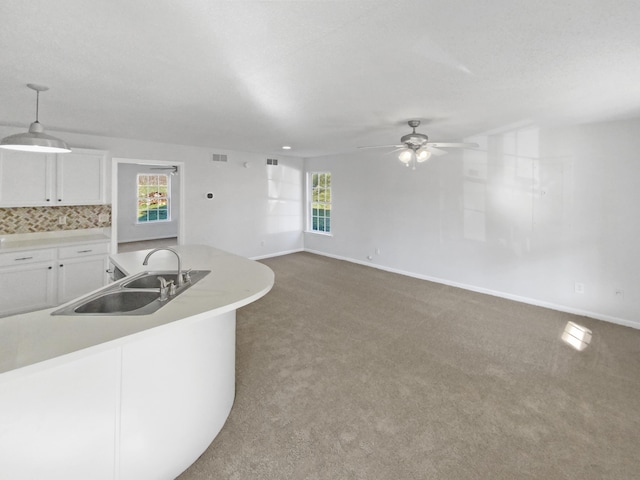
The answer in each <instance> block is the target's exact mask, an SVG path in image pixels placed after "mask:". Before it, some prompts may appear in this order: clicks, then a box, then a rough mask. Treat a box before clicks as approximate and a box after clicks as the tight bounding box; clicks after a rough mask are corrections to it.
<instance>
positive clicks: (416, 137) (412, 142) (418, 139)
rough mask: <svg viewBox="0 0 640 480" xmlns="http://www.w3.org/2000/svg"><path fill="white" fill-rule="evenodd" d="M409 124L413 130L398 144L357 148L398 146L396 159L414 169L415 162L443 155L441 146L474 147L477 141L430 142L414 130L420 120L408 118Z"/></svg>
mask: <svg viewBox="0 0 640 480" xmlns="http://www.w3.org/2000/svg"><path fill="white" fill-rule="evenodd" d="M408 123H409V126H410V127H411V128H413V132H411V133H408V134H406V135H404V136H402V137H401V138H400V142H401V143H400V144H398V145H374V146H371V147H358V148H399V149H401V152H400V155H399V156H398V160H400V161H401V162H402V163H404V164H405V165H406V166H407V167H409V166H411V167H412V168H413V169H414V170H415V168H416V164H418V163H423V162H426V161H427V160H429V158H431V155H444V154H446V153H447V152H446V151H445V150H440V149H441V148H476V147H478V144H477V143H452V142H430V141H429V137H427V136H426V135H425V134H424V133H418V132H416V127H418V126H419V125H420V120H409V122H408Z"/></svg>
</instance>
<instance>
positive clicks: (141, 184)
mask: <svg viewBox="0 0 640 480" xmlns="http://www.w3.org/2000/svg"><path fill="white" fill-rule="evenodd" d="M137 183H138V220H137V221H138V223H147V222H167V221H170V220H171V215H170V210H169V199H170V191H169V190H170V188H169V185H170V183H169V175H164V174H158V175H155V174H153V175H149V174H146V173H139V174H138V182H137Z"/></svg>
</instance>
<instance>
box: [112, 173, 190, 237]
mask: <svg viewBox="0 0 640 480" xmlns="http://www.w3.org/2000/svg"><path fill="white" fill-rule="evenodd" d="M156 167H158V166H157V165H156ZM162 167H165V165H162ZM153 168H154V167H153V165H138V164H135V163H119V164H118V214H117V217H118V229H117V232H118V242H135V241H139V240H151V239H154V238H169V237H176V236H178V221H179V217H180V182H179V177H178V175H180V172H178V173H177V174H176V175H169V170H153ZM169 168H170V167H169ZM139 173H152V174H159V173H162V174H165V175H169V177H168V178H169V183H170V186H169V192H170V193H169V194H170V198H171V201H170V205H171V214H170V217H171V219H170V221H166V222H147V223H138V222H137V218H138V182H137V179H138V174H139Z"/></svg>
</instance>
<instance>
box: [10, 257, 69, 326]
mask: <svg viewBox="0 0 640 480" xmlns="http://www.w3.org/2000/svg"><path fill="white" fill-rule="evenodd" d="M55 304H56V298H55V283H54V271H53V266H52V263H51V262H49V263H33V264H27V265H20V266H16V267H4V268H2V269H0V316H2V315H11V314H13V313H19V312H23V311H25V310H27V309H28V310H39V309H42V308H47V307H51V306H53V305H55Z"/></svg>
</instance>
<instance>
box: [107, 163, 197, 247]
mask: <svg viewBox="0 0 640 480" xmlns="http://www.w3.org/2000/svg"><path fill="white" fill-rule="evenodd" d="M121 163H132V164H138V165H158V166H162V167H164V166H173V165H176V166H177V167H178V171H179V172H180V174H179V175H178V180H179V182H180V197H179V199H180V208H179V213H180V217H179V218H178V245H183V244H184V243H185V234H184V231H185V228H184V216H185V211H186V209H185V201H184V197H185V194H184V185H185V181H184V176H185V164H184V162H173V161H171V162H170V161H164V160H140V159H135V158H116V157H114V158H113V159H112V161H111V253H112V254H115V253H118V166H119V165H120V164H121Z"/></svg>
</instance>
